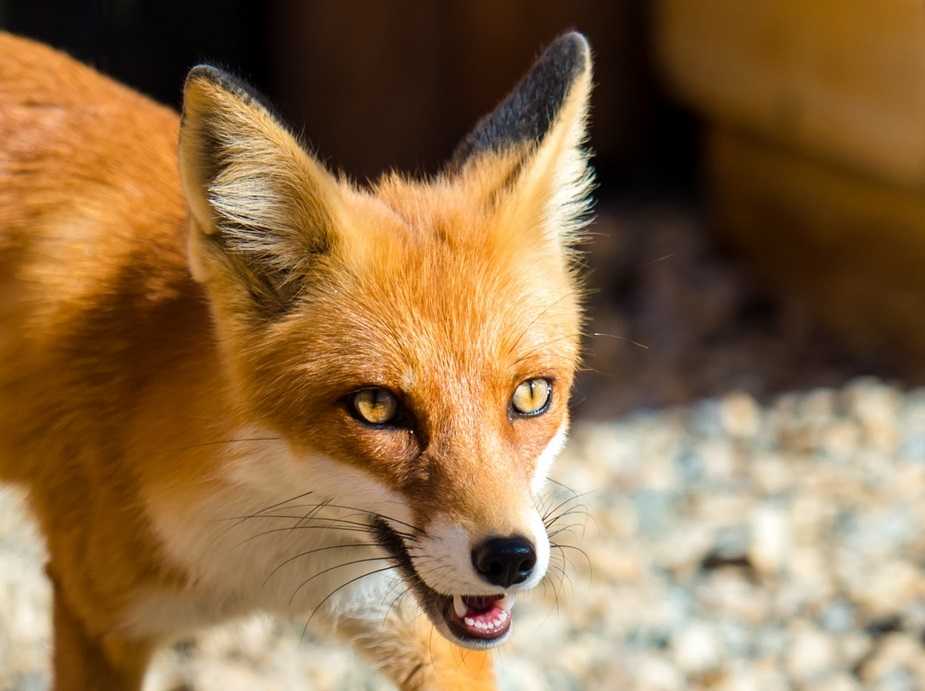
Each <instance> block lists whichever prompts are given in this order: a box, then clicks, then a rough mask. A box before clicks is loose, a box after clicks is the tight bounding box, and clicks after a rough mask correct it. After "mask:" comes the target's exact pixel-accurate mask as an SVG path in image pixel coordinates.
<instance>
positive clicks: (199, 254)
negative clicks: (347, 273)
mask: <svg viewBox="0 0 925 691" xmlns="http://www.w3.org/2000/svg"><path fill="white" fill-rule="evenodd" d="M180 172H181V175H182V179H183V187H184V191H185V193H186V198H187V202H188V203H189V207H190V211H191V214H192V219H193V225H194V226H195V227H194V228H193V229H191V233H190V265H191V268H192V271H193V274H194V276H195V277H196V278H197V279H198V280H204V279H205V278H206V277H208V276H212V275H213V274H214V271H213V267H214V266H215V265H216V262H219V263H220V266H221V267H223V268H225V269H230V270H231V272H232V274H233V275H235V277H236V278H237V279H238V281H239V282H243V283H244V287H245V288H246V289H247V291H248V292H249V293H250V295H251V297H253V298H254V300H255V302H257V303H258V304H259V305H260V306H261V307H263V308H266V309H270V310H273V311H284V310H285V309H286V307H287V306H288V305H289V304H290V303H291V301H292V300H293V299H294V297H295V296H296V295H297V293H298V292H299V290H300V287H301V284H302V280H303V279H304V277H305V273H306V271H307V270H308V268H309V265H310V263H311V261H312V259H313V257H317V255H319V254H325V253H328V252H330V251H331V249H332V245H333V244H334V242H335V241H336V238H335V235H334V229H335V228H336V225H335V223H336V218H337V216H338V214H339V213H340V208H341V206H342V204H341V201H340V199H341V193H340V189H339V186H338V183H337V181H336V180H335V179H334V178H333V177H332V176H331V175H330V173H328V172H327V171H326V170H325V169H324V167H323V166H322V165H321V164H320V163H318V162H317V161H315V160H314V159H313V158H312V157H311V156H310V155H309V154H308V153H307V152H306V151H305V149H303V148H302V146H301V145H300V144H299V143H298V142H297V141H296V139H295V137H293V136H292V135H291V134H290V133H289V132H288V131H287V130H286V128H285V127H283V126H282V125H281V124H280V122H279V121H278V120H277V119H276V118H275V117H274V116H273V115H272V113H271V112H270V109H269V108H268V107H266V106H264V105H263V103H262V100H261V98H260V97H259V96H258V95H257V94H256V92H254V91H253V90H252V89H251V88H250V87H249V86H248V85H246V84H244V83H242V82H240V81H238V80H237V79H235V78H233V77H231V76H230V75H228V74H226V73H224V72H223V71H221V70H219V69H217V68H215V67H211V66H208V65H200V66H198V67H194V68H193V69H192V70H191V71H190V73H189V76H188V77H187V79H186V84H185V86H184V90H183V120H182V124H181V127H180Z"/></svg>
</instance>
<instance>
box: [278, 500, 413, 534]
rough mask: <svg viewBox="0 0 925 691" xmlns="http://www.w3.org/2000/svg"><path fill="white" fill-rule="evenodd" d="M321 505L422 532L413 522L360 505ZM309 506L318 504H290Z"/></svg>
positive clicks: (326, 503) (297, 507)
mask: <svg viewBox="0 0 925 691" xmlns="http://www.w3.org/2000/svg"><path fill="white" fill-rule="evenodd" d="M322 505H323V507H325V508H327V507H330V508H332V509H344V510H347V511H356V512H357V513H359V514H362V515H364V516H375V517H377V518H384V519H386V520H388V521H392V522H393V523H398V524H399V525H403V526H405V527H407V528H409V529H411V530H413V531H415V532H417V533H423V532H424V531H423V530H422V529H421V528H419V527H417V526H416V525H414V524H413V523H407V522H406V521H402V520H400V519H398V518H394V517H393V516H388V515H386V514H384V513H379V512H378V511H371V510H369V509H363V508H360V507H358V506H348V505H347V504H333V503H331V502H322ZM310 506H318V505H317V504H296V505H294V506H292V507H290V508H293V509H304V508H308V507H310Z"/></svg>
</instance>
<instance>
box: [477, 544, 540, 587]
mask: <svg viewBox="0 0 925 691" xmlns="http://www.w3.org/2000/svg"><path fill="white" fill-rule="evenodd" d="M472 565H473V566H475V570H476V571H478V572H479V574H481V576H482V578H484V579H485V580H486V581H488V582H489V583H491V584H492V585H500V586H501V587H502V588H507V587H508V586H512V585H514V584H516V583H523V582H524V581H525V580H527V579H528V578H529V577H530V574H531V573H532V572H533V567H534V566H536V551H535V550H534V549H533V544H532V543H531V542H530V541H529V540H527V539H526V538H523V537H516V536H515V537H493V538H489V539H488V540H485V542H483V543H482V544H480V545H478V546H477V547H476V548H475V549H474V550H472Z"/></svg>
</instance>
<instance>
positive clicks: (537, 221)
mask: <svg viewBox="0 0 925 691" xmlns="http://www.w3.org/2000/svg"><path fill="white" fill-rule="evenodd" d="M591 85H592V81H591V50H590V47H589V46H588V42H587V40H585V37H584V36H582V35H581V34H579V33H577V32H571V33H567V34H565V35H563V36H560V37H559V38H557V39H556V40H555V41H553V42H552V43H551V44H550V45H549V46H548V47H547V48H546V50H545V51H543V53H542V55H540V57H539V58H538V59H537V61H536V62H535V63H534V64H533V66H532V67H531V68H530V71H529V72H528V73H527V74H526V76H525V77H524V78H523V79H522V80H521V81H520V83H519V84H518V85H517V86H516V87H515V88H514V90H513V91H512V92H511V93H510V94H509V95H508V96H507V98H505V99H504V101H502V102H501V104H500V105H499V106H498V107H497V108H496V109H495V110H494V111H493V112H491V113H490V114H489V115H487V116H485V117H484V118H482V120H480V121H479V123H478V124H477V125H476V126H475V129H473V130H472V132H470V133H469V135H468V136H467V137H466V138H465V139H464V140H463V141H462V143H461V144H460V145H459V146H458V147H457V149H456V152H455V153H454V155H453V159H452V161H451V164H450V166H451V170H453V171H454V172H457V173H458V174H459V175H461V176H462V177H463V179H464V180H465V179H467V178H468V179H469V180H475V181H476V184H478V185H479V186H480V187H481V189H482V191H483V192H488V195H489V198H490V199H491V200H492V201H493V202H494V203H497V204H499V205H500V206H501V207H502V210H503V211H505V212H506V213H510V214H513V215H514V217H516V218H517V219H519V220H520V221H521V222H526V223H528V224H530V225H541V226H542V227H543V229H544V230H545V232H546V233H547V234H548V235H549V236H550V237H552V238H554V239H556V240H557V241H558V243H559V244H560V245H561V246H563V247H567V246H568V245H569V244H570V243H572V242H574V241H575V240H576V239H577V233H578V231H579V230H580V229H581V227H583V225H584V224H585V222H586V221H587V215H588V214H587V212H588V210H589V206H590V201H589V193H590V191H591V188H592V186H593V177H592V173H591V169H590V167H589V166H588V152H587V151H586V150H585V148H584V143H585V139H586V124H587V116H588V105H589V98H590V94H591Z"/></svg>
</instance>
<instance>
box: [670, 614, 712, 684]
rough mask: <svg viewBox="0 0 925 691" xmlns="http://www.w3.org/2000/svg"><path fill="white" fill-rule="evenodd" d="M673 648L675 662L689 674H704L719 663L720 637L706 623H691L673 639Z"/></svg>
mask: <svg viewBox="0 0 925 691" xmlns="http://www.w3.org/2000/svg"><path fill="white" fill-rule="evenodd" d="M672 648H673V650H674V661H675V664H676V665H678V667H679V668H680V669H682V670H683V671H684V672H686V673H687V674H704V673H706V672H709V671H710V670H712V669H714V668H715V667H716V666H717V665H718V664H719V660H720V653H721V647H720V643H719V639H718V637H717V635H716V633H715V632H714V630H713V628H712V627H710V626H708V625H706V624H700V623H697V624H691V625H690V626H689V627H687V628H686V629H685V630H684V631H682V632H681V633H680V635H678V637H677V638H676V639H675V640H674V641H673V645H672Z"/></svg>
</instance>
